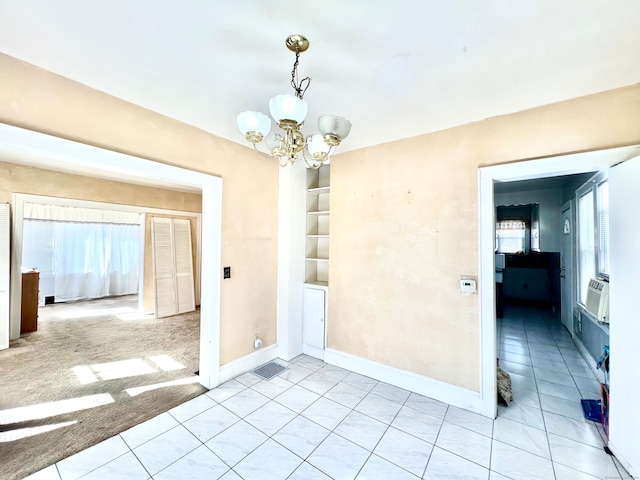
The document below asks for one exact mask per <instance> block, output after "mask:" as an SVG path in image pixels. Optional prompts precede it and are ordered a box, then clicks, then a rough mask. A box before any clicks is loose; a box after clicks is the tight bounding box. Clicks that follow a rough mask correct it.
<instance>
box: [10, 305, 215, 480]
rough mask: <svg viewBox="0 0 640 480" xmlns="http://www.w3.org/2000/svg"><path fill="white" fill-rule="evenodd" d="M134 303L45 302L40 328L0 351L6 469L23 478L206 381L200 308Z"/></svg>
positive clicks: (144, 417) (162, 407) (186, 397)
mask: <svg viewBox="0 0 640 480" xmlns="http://www.w3.org/2000/svg"><path fill="white" fill-rule="evenodd" d="M136 302H137V298H136V297H118V298H110V299H103V300H99V301H91V302H76V303H74V304H56V305H51V306H46V307H41V308H40V312H39V325H38V331H37V332H34V333H30V334H27V335H25V336H23V337H22V338H20V339H19V340H14V341H12V342H11V347H10V348H9V349H8V350H3V351H0V478H2V479H7V480H8V479H21V478H24V477H25V476H27V475H29V474H31V473H33V472H35V471H38V470H40V469H42V468H44V467H46V466H48V465H51V464H53V463H55V462H57V461H59V460H62V459H63V458H66V457H68V456H70V455H72V454H74V453H76V452H78V451H80V450H83V449H85V448H87V447H89V446H91V445H94V444H96V443H98V442H100V441H102V440H105V439H107V438H109V437H111V436H113V435H116V434H117V433H119V432H122V431H124V430H127V429H128V428H130V427H132V426H134V425H137V424H138V423H141V422H143V421H145V420H148V419H150V418H152V417H154V416H156V415H158V414H160V413H162V412H164V411H167V410H169V409H171V408H173V407H175V406H176V405H179V404H181V403H183V402H185V401H187V400H189V399H191V398H193V397H195V396H197V395H199V394H201V393H202V392H204V391H205V390H206V389H205V388H204V387H202V386H201V385H200V384H198V383H197V381H196V380H197V379H196V377H195V372H196V371H197V370H198V355H199V326H200V313H199V311H197V312H193V313H189V314H182V315H176V316H173V317H169V318H163V319H153V318H149V317H148V316H147V317H144V316H141V315H139V314H137V313H136V312H135V308H136ZM166 382H174V383H176V384H175V385H165V386H160V384H163V383H166ZM148 386H156V387H157V388H153V389H150V390H147V391H144V388H143V389H138V390H135V389H136V388H139V387H148ZM132 389H134V390H132ZM61 401H64V402H61ZM51 402H57V403H53V404H52V403H51ZM29 407H31V408H29ZM48 429H49V431H46V430H48Z"/></svg>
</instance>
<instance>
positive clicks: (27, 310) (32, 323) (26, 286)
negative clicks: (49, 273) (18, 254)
mask: <svg viewBox="0 0 640 480" xmlns="http://www.w3.org/2000/svg"><path fill="white" fill-rule="evenodd" d="M39 280H40V273H39V272H38V271H37V270H23V271H22V308H21V316H20V335H22V334H23V333H29V332H35V331H36V330H38V282H39Z"/></svg>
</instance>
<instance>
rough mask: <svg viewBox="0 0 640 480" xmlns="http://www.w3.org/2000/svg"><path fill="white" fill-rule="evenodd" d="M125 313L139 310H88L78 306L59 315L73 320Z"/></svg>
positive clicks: (121, 308) (126, 308)
mask: <svg viewBox="0 0 640 480" xmlns="http://www.w3.org/2000/svg"><path fill="white" fill-rule="evenodd" d="M125 313H138V310H136V309H135V308H131V307H116V308H97V309H95V310H87V309H85V308H78V309H77V310H75V311H74V310H72V311H68V312H65V313H62V314H59V315H58V318H59V319H61V320H73V319H83V318H89V317H103V316H105V315H122V314H125Z"/></svg>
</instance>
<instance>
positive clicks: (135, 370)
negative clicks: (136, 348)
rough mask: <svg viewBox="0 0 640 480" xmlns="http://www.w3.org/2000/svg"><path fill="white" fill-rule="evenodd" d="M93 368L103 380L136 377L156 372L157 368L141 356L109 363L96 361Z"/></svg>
mask: <svg viewBox="0 0 640 480" xmlns="http://www.w3.org/2000/svg"><path fill="white" fill-rule="evenodd" d="M91 369H92V370H93V371H94V372H96V373H97V374H98V376H99V377H100V378H101V379H102V380H115V379H116V378H127V377H136V376H138V375H147V374H149V373H156V372H157V370H156V369H155V368H153V367H152V366H151V365H149V364H148V363H147V362H145V361H144V360H142V359H141V358H131V359H129V360H119V361H117V362H109V363H95V364H93V365H91Z"/></svg>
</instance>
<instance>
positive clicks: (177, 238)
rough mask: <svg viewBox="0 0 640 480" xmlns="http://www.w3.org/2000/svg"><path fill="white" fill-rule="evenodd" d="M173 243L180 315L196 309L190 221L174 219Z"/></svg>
mask: <svg viewBox="0 0 640 480" xmlns="http://www.w3.org/2000/svg"><path fill="white" fill-rule="evenodd" d="M173 242H174V252H175V255H174V257H175V276H176V292H177V297H178V313H185V312H192V311H194V310H195V309H196V299H195V291H194V285H193V255H192V252H191V222H190V221H189V220H183V219H177V218H174V219H173Z"/></svg>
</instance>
